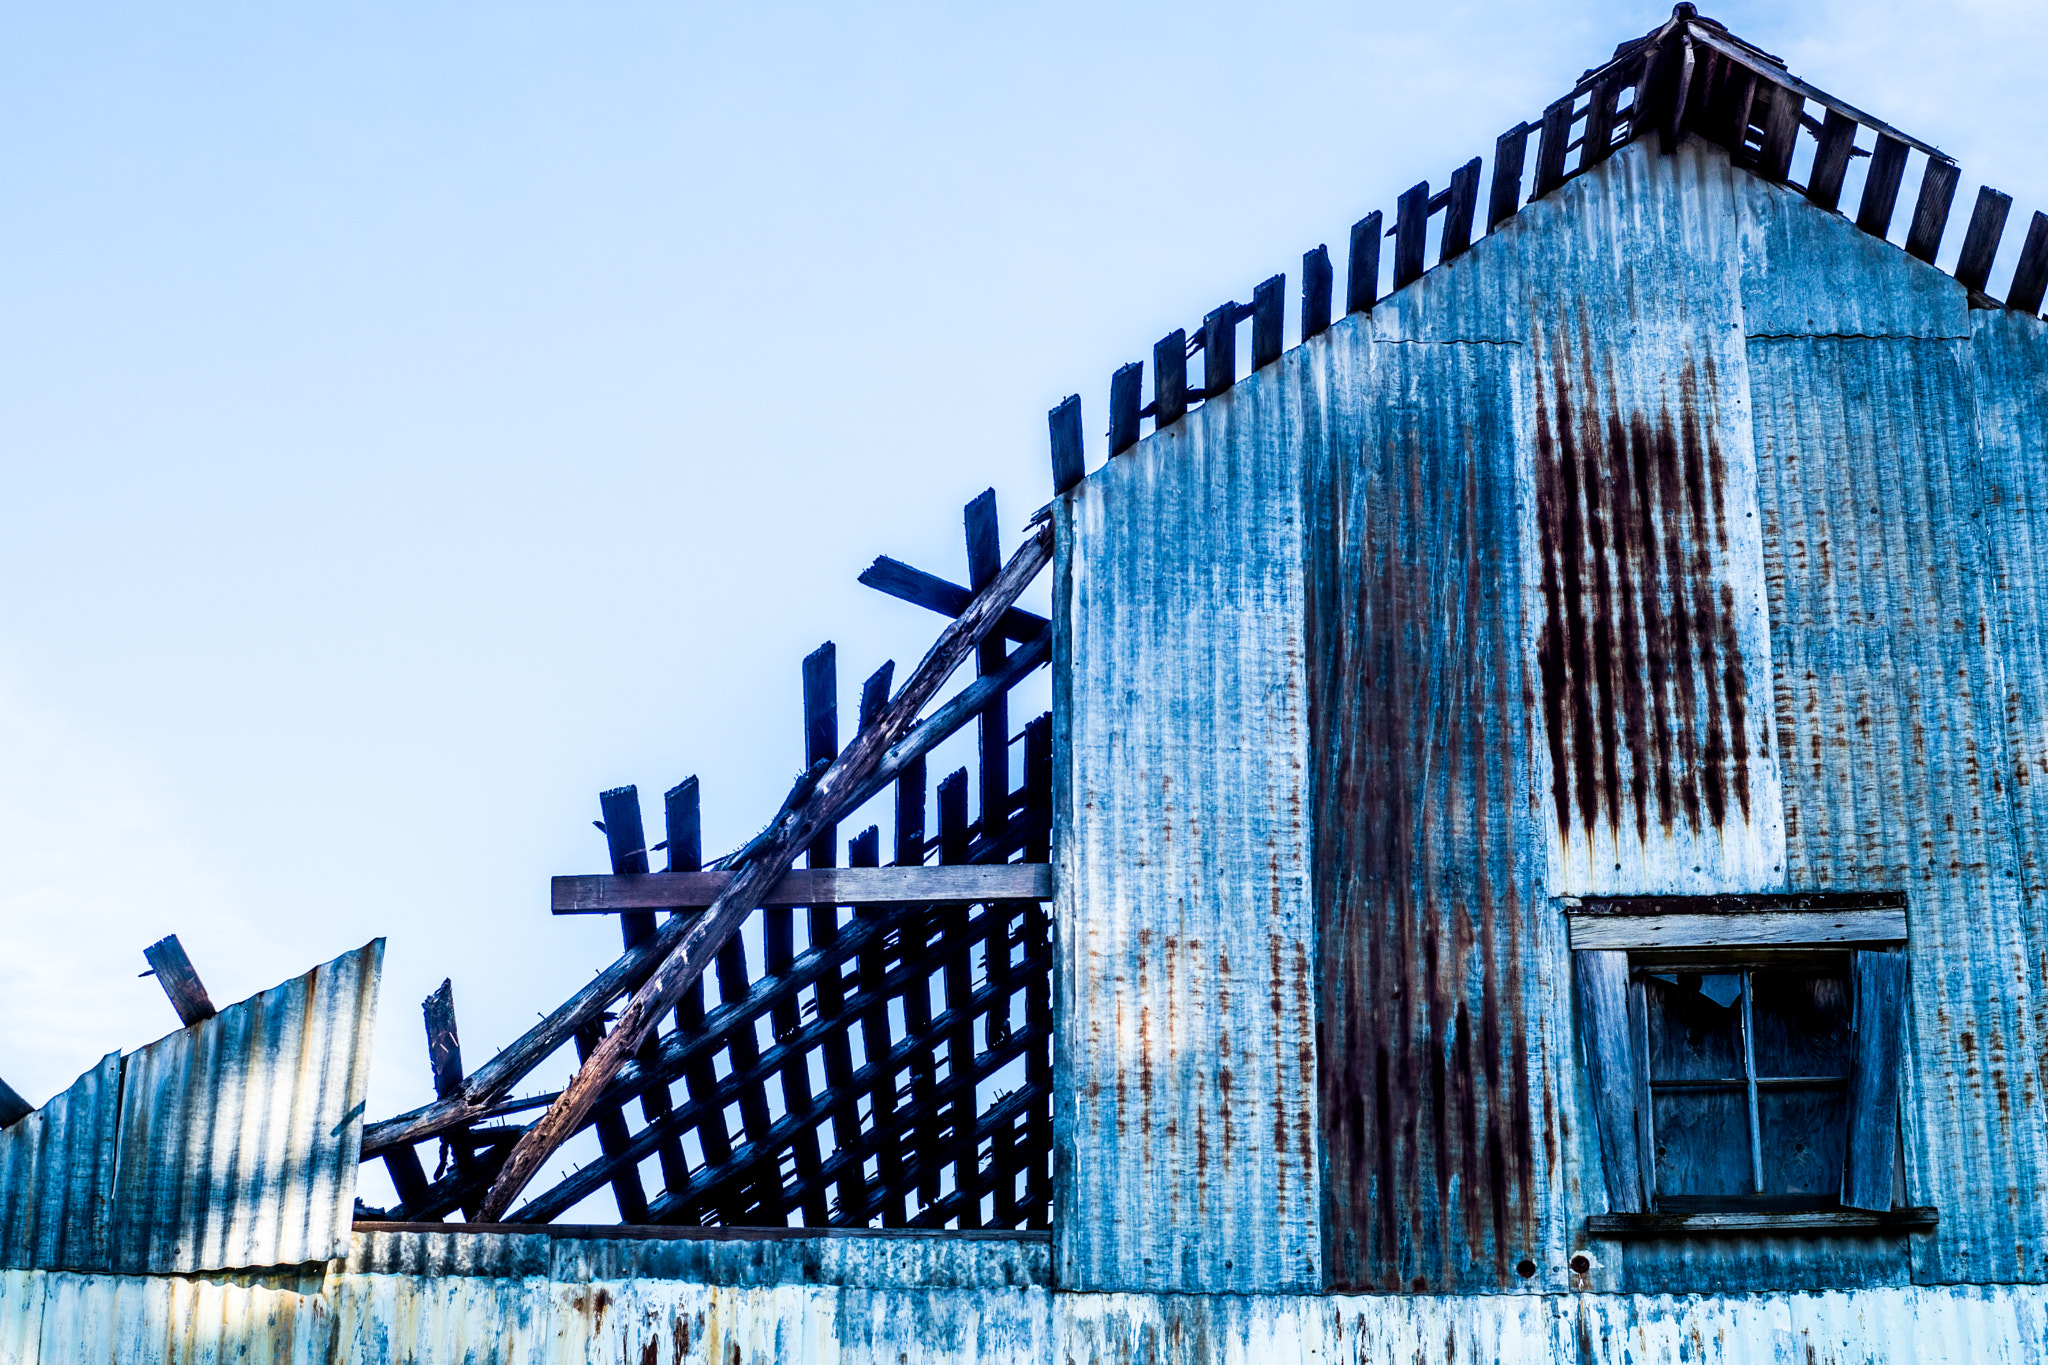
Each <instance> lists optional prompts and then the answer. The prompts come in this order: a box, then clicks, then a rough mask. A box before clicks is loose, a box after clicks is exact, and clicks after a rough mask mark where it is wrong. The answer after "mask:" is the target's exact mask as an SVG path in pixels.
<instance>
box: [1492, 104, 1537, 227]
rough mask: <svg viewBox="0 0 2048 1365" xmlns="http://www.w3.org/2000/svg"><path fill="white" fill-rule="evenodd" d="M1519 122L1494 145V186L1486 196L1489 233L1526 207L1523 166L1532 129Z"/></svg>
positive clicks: (1527, 124)
mask: <svg viewBox="0 0 2048 1365" xmlns="http://www.w3.org/2000/svg"><path fill="white" fill-rule="evenodd" d="M1534 126H1535V125H1534V124H1529V123H1517V124H1516V125H1515V126H1514V127H1512V128H1510V129H1508V130H1507V131H1506V132H1505V133H1502V134H1501V135H1500V136H1499V137H1498V138H1496V139H1494V143H1493V187H1492V188H1491V189H1490V190H1489V191H1488V192H1487V196H1486V230H1487V231H1488V232H1491V231H1493V230H1494V229H1495V228H1497V227H1499V226H1500V225H1501V224H1502V223H1505V222H1506V221H1507V220H1508V219H1510V218H1512V217H1514V216H1515V211H1516V210H1517V209H1519V208H1521V206H1522V165H1523V160H1524V158H1526V157H1527V156H1528V152H1529V130H1530V129H1531V128H1533V127H1534Z"/></svg>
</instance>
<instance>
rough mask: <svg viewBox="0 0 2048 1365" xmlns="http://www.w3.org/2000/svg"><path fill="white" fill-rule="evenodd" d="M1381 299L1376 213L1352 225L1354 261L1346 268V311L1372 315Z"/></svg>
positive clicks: (1374, 211)
mask: <svg viewBox="0 0 2048 1365" xmlns="http://www.w3.org/2000/svg"><path fill="white" fill-rule="evenodd" d="M1379 299H1380V212H1379V210H1378V209H1374V210H1373V211H1372V212H1371V213H1368V214H1366V215H1365V217H1363V218H1361V219H1359V220H1358V221H1357V222H1355V223H1353V224H1352V225H1351V259H1350V261H1349V263H1348V264H1347V265H1346V267H1345V278H1344V311H1345V312H1346V313H1370V312H1371V311H1372V306H1373V305H1374V304H1375V303H1378V302H1379Z"/></svg>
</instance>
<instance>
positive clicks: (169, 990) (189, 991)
mask: <svg viewBox="0 0 2048 1365" xmlns="http://www.w3.org/2000/svg"><path fill="white" fill-rule="evenodd" d="M142 956H143V957H144V958H145V959H146V960H147V961H148V962H149V969H150V972H154V973H156V981H157V984H158V985H159V986H162V987H163V988H164V994H165V995H168V996H169V997H170V998H171V1008H172V1009H175V1010H176V1011H177V1012H178V1021H179V1022H180V1023H182V1024H183V1025H184V1026H185V1027H186V1028H190V1027H192V1025H194V1024H197V1023H202V1022H204V1021H205V1020H208V1019H211V1018H213V1016H214V1013H215V1011H214V1008H213V1001H211V1000H209V999H207V998H206V987H205V986H203V985H201V984H200V982H199V973H198V972H196V971H194V970H193V969H192V959H191V958H189V957H187V956H185V949H184V947H183V946H182V945H180V944H179V942H178V936H177V935H176V934H166V935H165V936H164V937H162V938H160V939H158V940H157V941H156V942H154V943H152V944H150V945H149V946H148V947H147V948H144V949H143V950H142ZM143 975H144V976H147V975H149V972H144V973H143Z"/></svg>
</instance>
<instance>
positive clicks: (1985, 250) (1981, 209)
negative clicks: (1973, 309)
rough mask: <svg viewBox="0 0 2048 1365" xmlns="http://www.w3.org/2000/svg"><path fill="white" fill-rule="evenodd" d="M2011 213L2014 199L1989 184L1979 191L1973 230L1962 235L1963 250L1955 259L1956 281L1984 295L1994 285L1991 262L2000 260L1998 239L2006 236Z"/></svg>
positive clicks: (1971, 217) (1973, 216) (1974, 211)
mask: <svg viewBox="0 0 2048 1365" xmlns="http://www.w3.org/2000/svg"><path fill="white" fill-rule="evenodd" d="M2011 212H2012V196H2011V195H2009V194H2003V193H2000V192H1999V191H1997V190H1994V189H1992V188H1991V187H1990V186H1989V185H1985V186H1982V187H1980V188H1979V189H1978V191H1977V206H1976V207H1975V208H1974V209H1972V210H1971V212H1970V227H1969V230H1968V231H1966V232H1965V233H1964V234H1963V249H1962V251H1961V252H1960V253H1959V254H1958V255H1957V256H1956V281H1957V283H1959V284H1962V285H1965V286H1967V287H1968V288H1971V289H1975V290H1978V291H1979V292H1982V291H1983V289H1984V287H1985V286H1986V285H1988V284H1990V283H1991V263H1992V262H1993V261H1994V260H1996V259H1997V258H1998V240H1999V238H2001V237H2003V236H2004V235H2005V218H2006V215H2007V214H2009V213H2011Z"/></svg>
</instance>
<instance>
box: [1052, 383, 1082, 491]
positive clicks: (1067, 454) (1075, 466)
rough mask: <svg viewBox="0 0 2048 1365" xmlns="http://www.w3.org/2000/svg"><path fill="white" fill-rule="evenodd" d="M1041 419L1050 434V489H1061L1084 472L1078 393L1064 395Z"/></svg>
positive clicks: (1069, 485) (1069, 484) (1078, 478)
mask: <svg viewBox="0 0 2048 1365" xmlns="http://www.w3.org/2000/svg"><path fill="white" fill-rule="evenodd" d="M1045 422H1046V426H1047V427H1048V428H1049V429H1050V431H1051V435H1052V491H1053V492H1055V493H1064V492H1066V491H1067V490H1068V489H1069V488H1072V487H1073V486H1074V485H1075V484H1077V483H1079V482H1081V480H1082V478H1083V477H1085V476H1086V474H1087V470H1086V469H1085V468H1084V467H1083V460H1082V453H1081V451H1082V444H1083V443H1082V439H1081V395H1080V394H1078V393H1076V394H1070V395H1068V397H1067V399H1066V401H1065V402H1063V403H1061V404H1060V405H1059V406H1058V407H1056V408H1054V409H1053V410H1052V411H1051V412H1049V413H1047V414H1046V415H1045Z"/></svg>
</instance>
